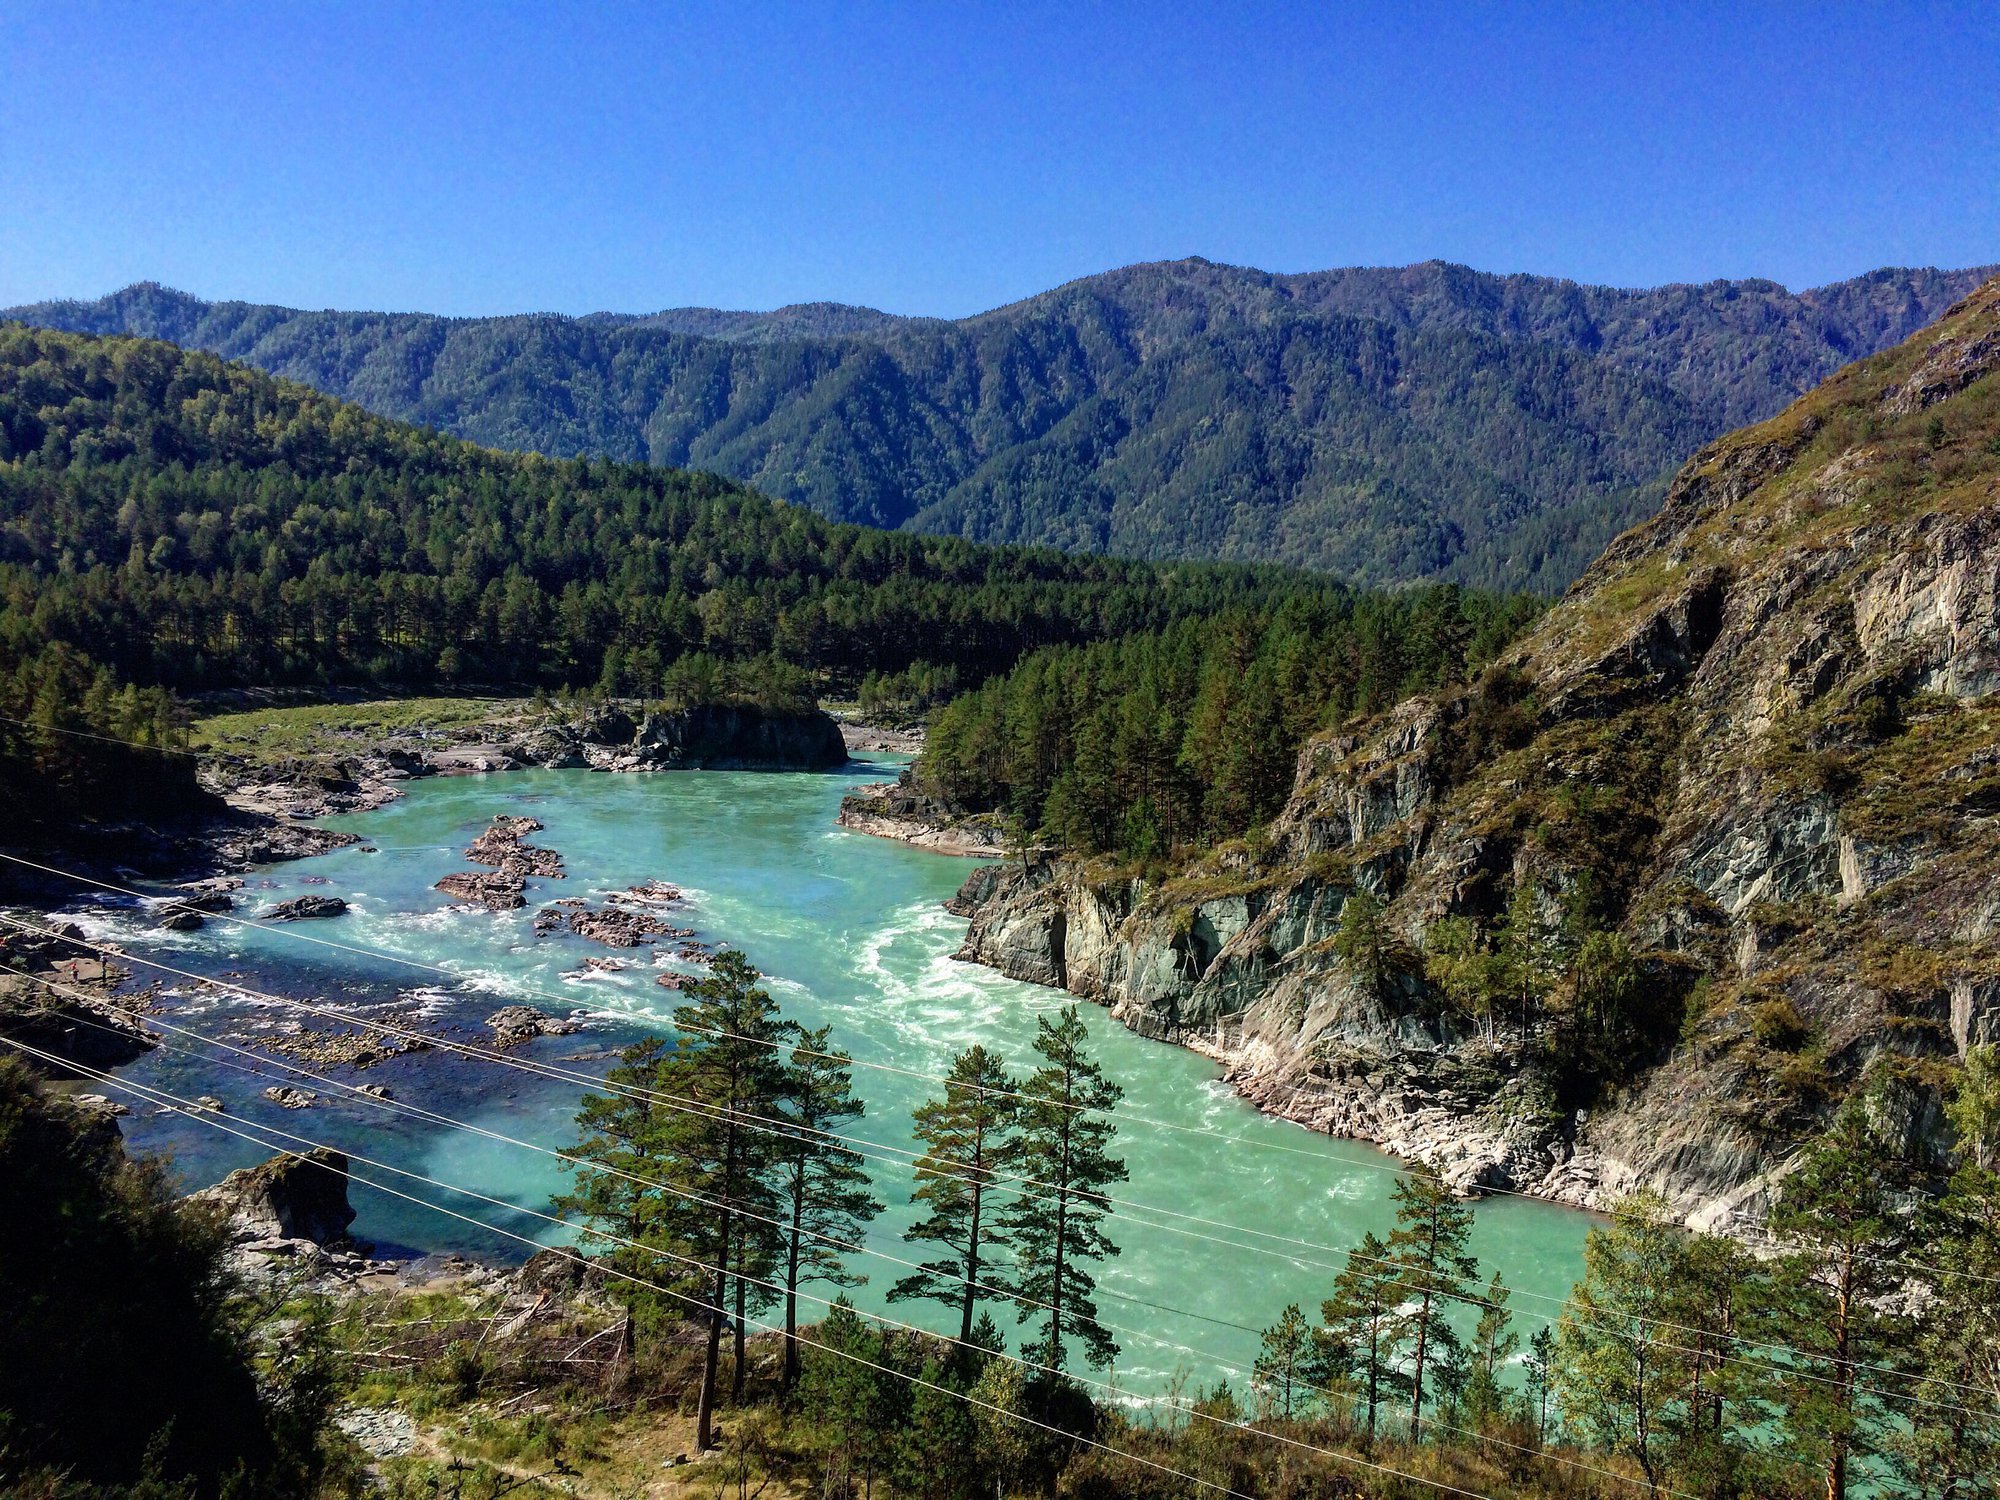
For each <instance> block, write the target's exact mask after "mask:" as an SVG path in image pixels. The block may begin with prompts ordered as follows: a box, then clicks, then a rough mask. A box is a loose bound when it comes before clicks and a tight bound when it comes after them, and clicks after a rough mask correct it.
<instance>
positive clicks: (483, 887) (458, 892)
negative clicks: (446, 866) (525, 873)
mask: <svg viewBox="0 0 2000 1500" xmlns="http://www.w3.org/2000/svg"><path fill="white" fill-rule="evenodd" d="M522 884H523V882H522V881H521V880H520V878H519V877H517V876H514V875H509V874H508V873H507V872H506V871H504V870H499V871H495V872H494V873H493V874H490V875H489V874H487V873H486V871H484V870H454V871H453V872H452V873H451V874H449V875H447V876H445V877H444V878H443V879H442V880H440V881H439V882H438V883H437V887H436V888H437V889H438V890H441V891H443V892H444V893H445V894H446V895H447V896H456V897H457V898H458V899H459V900H461V901H470V902H472V903H474V904H475V905H478V906H483V907H485V908H487V910H489V911H512V910H514V908H516V907H517V906H526V905H527V904H528V898H527V897H526V896H524V895H522V894H521V890H522Z"/></svg>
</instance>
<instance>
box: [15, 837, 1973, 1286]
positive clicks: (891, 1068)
mask: <svg viewBox="0 0 2000 1500" xmlns="http://www.w3.org/2000/svg"><path fill="white" fill-rule="evenodd" d="M0 860H8V861H10V862H12V863H14V864H18V865H23V866H26V867H28V868H30V869H35V870H39V871H41V872H43V873H45V874H52V875H58V876H62V877H64V878H66V879H69V880H72V881H75V882H76V883H78V884H80V885H85V886H89V887H93V888H95V889H98V890H103V891H110V892H113V893H115V894H118V895H122V896H130V897H133V898H135V899H138V900H162V899H165V900H169V901H170V900H171V899H172V898H171V897H166V898H162V897H160V896H159V895H157V894H152V893H148V892H145V891H140V890H136V889H134V888H132V887H129V886H121V885H117V884H115V883H113V882H110V881H104V880H99V879H96V878H94V877H91V876H87V875H84V874H81V873H80V872H77V871H73V870H65V869H62V868H61V867H59V866H55V865H46V864H42V863H39V862H37V861H34V860H29V859H24V858H22V857H21V856H19V855H14V854H8V853H5V852H0ZM209 915H213V916H215V917H216V918H217V919H218V920H220V921H224V922H228V923H231V924H233V925H235V926H238V927H246V928H250V929H252V930H254V931H257V932H262V933H265V934H267V935H271V936H275V937H280V938H286V939H289V940H291V941H294V942H303V943H311V944H315V945H317V946H320V947H324V948H328V949H331V950H336V951H339V952H344V953H350V954H353V955H355V956H357V957H363V958H371V959H374V960H376V961H377V962H382V963H391V964H398V965H401V966H402V967H405V968H410V969H416V970H420V971H422V972H425V973H430V974H438V975H442V976H444V977H446V978H450V979H456V980H461V981H462V980H463V979H464V978H465V975H464V972H463V971H462V970H459V969H454V968H451V967H450V966H448V965H444V964H435V963H429V962H426V961H425V960H423V959H418V958H411V957H409V956H407V955H405V954H400V953H393V952H390V951H388V950H386V949H381V948H370V947H366V946H362V945H358V944H353V943H344V942H340V941H338V940H337V939H333V938H325V937H321V936H320V935H318V934H317V933H310V932H300V931H296V930H294V929H293V928H291V927H290V926H289V925H273V924H271V923H268V922H260V921H257V920H254V919H252V918H248V917H240V916H237V915H235V914H234V913H231V912H217V913H212V914H209ZM510 989H511V990H512V992H514V993H517V994H520V995H524V996H532V997H534V998H537V999H542V1000H549V1001H552V1002H555V1003H557V1004H572V1003H574V999H575V997H574V996H565V995H557V994H554V993H553V992H551V991H548V990H545V989H541V988H539V987H537V986H535V985H531V984H527V983H523V982H519V981H514V982H511V984H510ZM687 1029H689V1030H692V1031H694V1032H695V1033H697V1034H704V1035H710V1036H714V1037H717V1038H727V1039H729V1040H734V1041H739V1042H743V1043H746V1044H748V1045H754V1046H762V1047H772V1048H775V1047H779V1046H782V1045H783V1044H782V1043H780V1042H772V1041H770V1040H769V1039H766V1038H761V1037H746V1036H740V1035H736V1034H734V1033H730V1032H724V1031H719V1030H714V1029H710V1028H703V1027H700V1026H694V1027H690V1028H687ZM847 1060H848V1061H849V1062H850V1063H851V1064H852V1065H853V1066H855V1067H858V1068H867V1069H869V1070H871V1071H874V1072H882V1073H890V1074H896V1075H899V1076H902V1077H906V1078H913V1079H917V1080H920V1081H923V1082H928V1083H939V1084H948V1083H949V1082H950V1081H951V1080H950V1079H949V1078H948V1077H946V1076H945V1075H943V1074H937V1073H927V1072H923V1071H921V1070H917V1069H911V1068H904V1067H900V1066H897V1065H896V1064H893V1063H885V1062H881V1061H878V1060H876V1059H873V1058H866V1057H849V1058H848V1059H847ZM994 1092H996V1093H998V1092H1000V1091H997V1090H996V1091H994ZM1014 1092H1015V1093H1016V1095H1017V1096H1018V1092H1019V1091H1018V1090H1017V1091H1014ZM1062 1107H1064V1108H1069V1109H1073V1110H1081V1111H1085V1112H1096V1113H1109V1112H1108V1111H1104V1110H1102V1109H1101V1108H1098V1107H1096V1106H1089V1105H1083V1104H1065V1105H1063V1106H1062ZM1117 1118H1118V1120H1119V1122H1120V1123H1121V1124H1134V1125H1143V1126H1146V1127H1148V1128H1149V1129H1155V1130H1164V1131H1168V1132H1172V1133H1176V1134H1183V1135H1192V1136H1199V1137H1204V1138H1207V1139H1211V1140H1219V1141H1224V1142H1227V1143H1228V1144H1230V1145H1231V1146H1233V1147H1248V1148H1251V1149H1254V1150H1260V1151H1277V1152H1283V1153H1286V1154H1288V1155H1294V1156H1305V1157H1309V1158H1311V1159H1312V1160H1314V1161H1316V1162H1321V1163H1324V1162H1326V1161H1327V1160H1328V1158H1327V1156H1326V1154H1325V1153H1324V1152H1323V1151H1321V1150H1317V1149H1314V1148H1309V1147H1304V1146H1291V1145H1287V1144H1286V1143H1284V1142H1282V1141H1274V1140H1267V1139H1258V1138H1256V1137H1252V1136H1246V1135H1236V1134H1231V1133H1230V1132H1227V1131H1220V1130H1216V1129H1215V1128H1214V1127H1212V1126H1203V1125H1184V1124H1181V1123H1179V1122H1177V1121H1171V1120H1158V1119H1154V1118H1151V1117H1149V1116H1146V1115H1139V1114H1133V1113H1129V1112H1119V1113H1118V1115H1117ZM1341 1164H1342V1165H1343V1166H1353V1167H1356V1168H1360V1169H1362V1170H1367V1171H1375V1172H1387V1173H1390V1174H1392V1175H1395V1176H1403V1175H1406V1174H1405V1173H1404V1171H1403V1169H1401V1168H1399V1167H1397V1166H1395V1165H1393V1164H1392V1163H1389V1162H1374V1161H1369V1160H1366V1159H1365V1158H1353V1159H1343V1160H1342V1163H1341ZM1480 1191H1481V1192H1482V1193H1484V1194H1487V1195H1489V1196H1494V1197H1505V1198H1517V1199H1523V1200H1526V1201H1529V1202H1534V1203H1546V1202H1547V1201H1548V1200H1547V1199H1544V1198H1540V1197H1538V1196H1537V1195H1535V1194H1533V1193H1528V1192H1523V1191H1522V1190H1520V1189H1518V1188H1502V1187H1488V1186H1483V1185H1482V1187H1481V1188H1480ZM1592 1212H1595V1213H1599V1214H1602V1215H1603V1216H1604V1217H1606V1218H1612V1219H1623V1220H1627V1221H1630V1222H1633V1223H1646V1224H1651V1223H1654V1222H1656V1221H1654V1220H1652V1219H1649V1218H1647V1217H1646V1216H1644V1215H1639V1214H1631V1213H1628V1212H1625V1211H1622V1210H1620V1209H1618V1208H1617V1207H1615V1206H1614V1207H1610V1208H1601V1209H1594V1210H1592ZM1730 1214H1731V1217H1732V1218H1734V1219H1737V1220H1740V1221H1742V1222H1744V1223H1746V1224H1748V1225H1750V1226H1751V1227H1752V1228H1753V1229H1755V1230H1757V1231H1758V1232H1760V1233H1762V1234H1764V1235H1765V1236H1766V1237H1768V1235H1769V1231H1768V1228H1767V1226H1765V1225H1763V1224H1762V1223H1761V1222H1760V1221H1758V1220H1757V1219H1755V1218H1754V1217H1753V1216H1750V1215H1747V1214H1744V1213H1743V1212H1742V1211H1741V1210H1737V1209H1732V1210H1730ZM1247 1232H1250V1233H1261V1231H1254V1230H1253V1231H1247ZM1280 1238H1282V1237H1280ZM1308 1248H1320V1249H1326V1248H1327V1247H1324V1246H1321V1247H1308ZM1333 1253H1336V1254H1338V1253H1341V1252H1339V1251H1334V1252H1333ZM1867 1258H1868V1259H1869V1260H1870V1262H1871V1263H1873V1264H1893V1265H1901V1266H1905V1267H1908V1268H1910V1269H1913V1270H1917V1271H1921V1272H1924V1273H1926V1274H1930V1275H1935V1274H1937V1268H1936V1267H1934V1266H1929V1265H1925V1264H1923V1263H1921V1262H1917V1261H1912V1260H1908V1259H1904V1258H1900V1257H1886V1256H1870V1257H1867ZM1982 1279H1984V1280H1988V1281H1992V1282H1994V1283H1995V1284H1996V1285H2000V1276H1991V1277H1985V1278H1982Z"/></svg>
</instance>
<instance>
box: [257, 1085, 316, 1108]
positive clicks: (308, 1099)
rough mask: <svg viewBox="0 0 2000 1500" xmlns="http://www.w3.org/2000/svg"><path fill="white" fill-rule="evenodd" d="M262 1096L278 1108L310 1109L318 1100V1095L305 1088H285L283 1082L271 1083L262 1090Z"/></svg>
mask: <svg viewBox="0 0 2000 1500" xmlns="http://www.w3.org/2000/svg"><path fill="white" fill-rule="evenodd" d="M264 1097H265V1098H266V1099H269V1100H270V1101H271V1102H272V1103H273V1104H275V1105H277V1106H278V1108H280V1109H311V1108H312V1107H313V1105H315V1104H317V1103H318V1102H319V1095H318V1094H315V1093H312V1092H311V1091H310V1090H307V1089H294V1088H286V1087H285V1086H284V1085H283V1084H273V1085H272V1086H271V1087H270V1088H267V1089H265V1090H264Z"/></svg>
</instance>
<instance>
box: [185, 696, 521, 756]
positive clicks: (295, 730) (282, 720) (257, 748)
mask: <svg viewBox="0 0 2000 1500" xmlns="http://www.w3.org/2000/svg"><path fill="white" fill-rule="evenodd" d="M529 709H530V704H529V700H527V699H522V698H382V699H377V700H374V701H372V702H367V703H314V704H308V705H303V706H299V707H291V708H260V709H254V710H251V711H249V712H247V713H230V714H217V715H214V716H213V717H210V718H205V719H197V720H196V721H195V722H194V724H193V725H192V727H191V728H190V730H189V739H190V743H191V744H192V745H193V746H194V748H196V749H198V750H215V751H219V752H221V753H223V754H228V755H238V756H242V757H243V758H245V759H248V760H286V759H297V758H304V757H310V756H317V755H332V754H340V753H343V752H346V753H352V752H353V751H356V750H359V749H362V748H364V747H365V746H367V745H369V744H372V743H374V742H375V741H377V740H383V739H388V738H391V737H394V736H397V735H446V736H457V735H460V734H463V733H464V732H466V731H469V730H473V729H477V728H480V727H482V726H486V725H489V724H494V725H497V724H498V723H499V722H500V721H505V720H509V719H514V718H518V717H520V716H523V715H525V714H526V713H528V712H529Z"/></svg>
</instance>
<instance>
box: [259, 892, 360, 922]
mask: <svg viewBox="0 0 2000 1500" xmlns="http://www.w3.org/2000/svg"><path fill="white" fill-rule="evenodd" d="M346 910H347V903H346V902H345V901H343V900H341V899H340V897H338V896H295V897H293V898H292V899H291V900H290V901H280V902H279V903H278V904H277V905H276V906H274V907H272V908H271V909H270V910H269V911H267V912H265V913H264V920H265V921H266V922H302V921H306V920H309V919H312V918H318V917H337V916H339V915H340V914H341V913H342V912H344V911H346Z"/></svg>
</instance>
